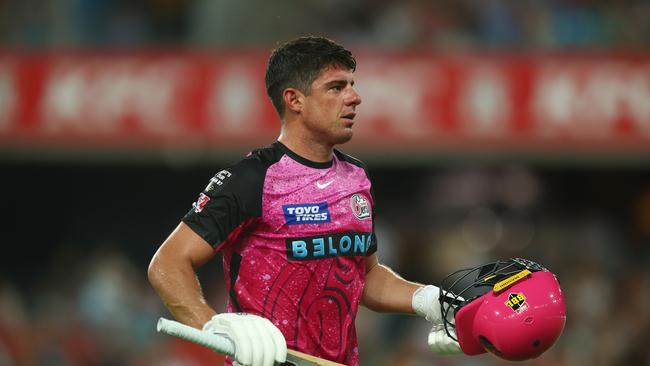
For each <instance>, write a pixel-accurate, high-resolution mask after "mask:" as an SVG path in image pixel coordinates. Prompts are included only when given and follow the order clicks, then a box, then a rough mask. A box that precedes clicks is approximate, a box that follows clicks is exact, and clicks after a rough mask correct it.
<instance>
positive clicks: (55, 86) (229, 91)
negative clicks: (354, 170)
mask: <svg viewBox="0 0 650 366" xmlns="http://www.w3.org/2000/svg"><path fill="white" fill-rule="evenodd" d="M358 61H359V68H358V70H357V72H356V73H355V79H356V88H357V90H358V91H359V93H360V94H361V96H362V104H361V105H360V106H359V107H358V115H357V119H356V122H357V123H356V124H355V127H354V128H355V138H354V141H353V146H354V147H356V148H358V149H366V150H370V151H410V150H416V151H429V150H437V149H441V148H442V149H448V150H449V149H450V150H506V151H507V150H511V149H517V150H524V151H545V152H554V151H569V152H571V151H588V152H589V151H594V152H603V151H607V152H617V151H642V152H648V151H650V55H591V54H585V55H543V56H531V55H527V56H515V55H511V56H507V55H445V56H442V55H437V54H429V53H409V54H393V53H390V54H387V53H378V52H373V53H362V54H361V55H359V57H358ZM265 62H266V55H264V54H261V53H255V52H250V53H246V52H230V53H182V54H172V53H135V54H125V53H74V52H71V53H57V54H12V53H10V52H4V53H0V146H5V147H6V146H13V147H18V148H30V147H31V146H34V145H38V146H39V147H41V148H53V149H56V148H59V147H66V148H67V147H91V148H92V147H97V148H99V147H109V148H110V147H121V146H125V145H128V146H131V147H135V148H143V149H150V148H156V147H160V146H165V147H167V146H170V147H174V148H210V147H215V146H219V147H221V148H224V147H226V148H227V147H228V146H235V145H242V144H244V145H250V146H254V145H258V144H263V143H267V142H270V141H272V140H273V139H275V138H276V136H277V134H278V129H279V123H280V122H279V120H278V117H277V115H276V113H275V111H274V110H273V107H272V105H271V103H270V102H269V100H268V98H267V97H266V93H265V89H264V70H265Z"/></svg>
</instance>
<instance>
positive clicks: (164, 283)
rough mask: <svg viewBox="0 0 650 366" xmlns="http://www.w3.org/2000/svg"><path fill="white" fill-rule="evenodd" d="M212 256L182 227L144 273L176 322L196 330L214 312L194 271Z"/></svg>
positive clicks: (211, 252)
mask: <svg viewBox="0 0 650 366" xmlns="http://www.w3.org/2000/svg"><path fill="white" fill-rule="evenodd" d="M213 255H214V251H213V250H212V248H211V247H210V245H209V244H207V243H206V242H205V241H204V240H203V239H202V238H201V237H199V236H198V235H196V234H195V233H194V232H193V231H192V230H191V229H190V228H189V227H188V226H187V225H185V224H183V223H181V224H179V226H178V227H177V228H176V229H175V230H174V231H173V232H172V233H171V235H170V236H169V238H167V240H165V242H164V243H163V244H162V245H161V246H160V248H158V251H157V252H156V254H155V255H154V256H153V258H152V259H151V263H150V264H149V271H148V273H147V275H148V277H149V282H151V285H152V286H153V288H154V289H155V290H156V292H158V295H159V296H160V298H161V300H162V301H163V303H164V304H165V306H166V307H167V309H169V311H170V312H171V313H172V315H173V316H174V317H175V318H176V320H178V321H179V322H181V323H184V324H187V325H189V326H192V327H195V328H199V329H200V328H201V327H202V326H203V324H205V322H207V321H208V320H210V319H211V318H212V316H213V315H215V314H216V312H215V311H214V310H213V309H212V308H211V307H210V306H209V305H208V304H207V302H206V301H205V297H204V296H203V292H202V291H201V284H200V282H199V279H198V277H197V275H196V269H197V268H198V267H200V266H201V265H203V264H204V263H205V262H207V261H208V260H209V259H210V258H212V256H213Z"/></svg>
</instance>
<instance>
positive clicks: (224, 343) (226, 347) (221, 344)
mask: <svg viewBox="0 0 650 366" xmlns="http://www.w3.org/2000/svg"><path fill="white" fill-rule="evenodd" d="M156 329H157V330H158V332H160V333H164V334H167V335H171V336H174V337H178V338H181V339H184V340H186V341H190V342H193V343H196V344H200V345H202V346H205V347H208V348H210V349H212V350H213V351H215V352H218V353H221V354H224V355H227V356H230V357H234V356H235V351H236V350H235V345H234V344H233V343H232V340H231V339H230V338H228V337H227V336H225V335H219V334H214V333H208V332H203V331H200V330H198V329H195V328H192V327H190V326H187V325H185V324H182V323H179V322H177V321H174V320H169V319H165V318H160V319H158V324H157V326H156Z"/></svg>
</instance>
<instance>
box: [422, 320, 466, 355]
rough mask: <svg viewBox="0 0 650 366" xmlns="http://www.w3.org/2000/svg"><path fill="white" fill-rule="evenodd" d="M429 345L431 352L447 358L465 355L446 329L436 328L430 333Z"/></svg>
mask: <svg viewBox="0 0 650 366" xmlns="http://www.w3.org/2000/svg"><path fill="white" fill-rule="evenodd" d="M451 332H453V330H452V331H451ZM428 343H429V346H430V347H431V350H432V351H433V352H435V353H437V354H438V355H442V356H446V355H456V354H460V353H463V351H462V350H461V348H460V345H459V344H458V342H456V341H455V340H453V339H452V338H450V337H449V336H448V335H447V333H446V332H445V329H444V328H440V327H434V328H433V329H432V330H431V332H430V333H429V339H428Z"/></svg>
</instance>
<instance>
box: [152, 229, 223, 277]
mask: <svg viewBox="0 0 650 366" xmlns="http://www.w3.org/2000/svg"><path fill="white" fill-rule="evenodd" d="M214 254H215V250H214V249H213V248H212V246H211V245H210V244H209V243H208V242H207V241H205V239H203V238H202V237H201V236H200V235H199V234H197V233H196V232H194V230H192V229H191V228H190V227H189V226H187V224H185V223H184V222H181V223H180V224H178V226H177V227H176V229H174V231H173V232H172V233H171V234H170V235H169V237H168V238H167V239H166V240H165V242H164V243H163V244H162V245H161V246H160V248H159V249H158V252H157V253H156V255H155V256H154V261H155V260H156V257H158V260H165V259H180V260H183V261H186V262H188V263H190V264H191V265H192V267H193V268H195V269H196V268H198V267H200V266H202V265H203V264H205V262H207V261H208V260H210V258H212V257H213V256H214Z"/></svg>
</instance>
